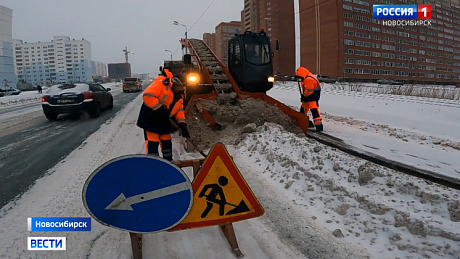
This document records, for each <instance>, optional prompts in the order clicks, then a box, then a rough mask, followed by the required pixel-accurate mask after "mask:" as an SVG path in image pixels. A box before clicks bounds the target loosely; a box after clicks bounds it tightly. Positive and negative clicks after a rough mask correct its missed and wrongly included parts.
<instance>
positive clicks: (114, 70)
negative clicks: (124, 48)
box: [108, 63, 131, 80]
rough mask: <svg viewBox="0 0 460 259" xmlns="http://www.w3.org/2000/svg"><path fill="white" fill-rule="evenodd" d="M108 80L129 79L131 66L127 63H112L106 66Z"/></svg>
mask: <svg viewBox="0 0 460 259" xmlns="http://www.w3.org/2000/svg"><path fill="white" fill-rule="evenodd" d="M108 70H109V78H111V79H115V80H123V79H125V78H126V77H131V64H129V63H112V64H108Z"/></svg>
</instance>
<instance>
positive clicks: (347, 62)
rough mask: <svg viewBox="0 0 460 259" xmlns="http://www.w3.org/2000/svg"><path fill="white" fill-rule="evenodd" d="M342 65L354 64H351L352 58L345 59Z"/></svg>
mask: <svg viewBox="0 0 460 259" xmlns="http://www.w3.org/2000/svg"><path fill="white" fill-rule="evenodd" d="M344 63H345V64H353V63H354V62H353V59H352V58H346V59H345V62H344Z"/></svg>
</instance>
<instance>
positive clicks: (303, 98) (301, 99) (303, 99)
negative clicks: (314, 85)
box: [300, 94, 310, 103]
mask: <svg viewBox="0 0 460 259" xmlns="http://www.w3.org/2000/svg"><path fill="white" fill-rule="evenodd" d="M300 101H301V102H303V103H304V102H309V101H310V98H308V97H306V96H304V95H303V94H302V97H300Z"/></svg>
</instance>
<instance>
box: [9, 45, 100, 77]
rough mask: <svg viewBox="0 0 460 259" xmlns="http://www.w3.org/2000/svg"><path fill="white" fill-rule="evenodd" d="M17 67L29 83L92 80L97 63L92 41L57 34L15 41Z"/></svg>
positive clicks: (20, 74)
mask: <svg viewBox="0 0 460 259" xmlns="http://www.w3.org/2000/svg"><path fill="white" fill-rule="evenodd" d="M14 58H15V61H16V62H15V71H16V74H17V75H18V79H19V80H20V81H23V82H25V83H26V84H32V85H33V86H35V85H37V84H42V85H45V84H53V83H68V82H91V81H92V76H93V72H95V71H94V69H93V65H94V63H93V62H92V61H91V43H90V42H89V41H87V40H85V39H81V40H75V39H72V40H71V39H70V37H67V36H55V37H54V39H53V40H52V41H50V42H40V41H39V42H33V43H27V42H23V41H22V40H16V41H15V44H14Z"/></svg>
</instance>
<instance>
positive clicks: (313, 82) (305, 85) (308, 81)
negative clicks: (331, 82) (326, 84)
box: [295, 67, 323, 131]
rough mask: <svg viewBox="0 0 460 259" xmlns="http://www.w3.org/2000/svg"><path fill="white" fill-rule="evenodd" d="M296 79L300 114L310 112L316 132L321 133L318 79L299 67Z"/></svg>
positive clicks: (319, 85)
mask: <svg viewBox="0 0 460 259" xmlns="http://www.w3.org/2000/svg"><path fill="white" fill-rule="evenodd" d="M295 75H296V78H297V79H298V80H301V86H302V93H301V98H300V101H301V102H302V107H301V108H300V112H302V113H304V114H307V113H308V111H311V115H312V116H313V124H314V127H315V128H316V130H317V131H323V120H322V118H321V114H320V112H319V99H320V96H321V84H320V83H319V81H318V79H317V78H316V77H315V76H314V75H313V74H312V73H311V72H310V71H309V70H308V69H306V68H305V67H299V68H298V69H297V71H296V73H295Z"/></svg>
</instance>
